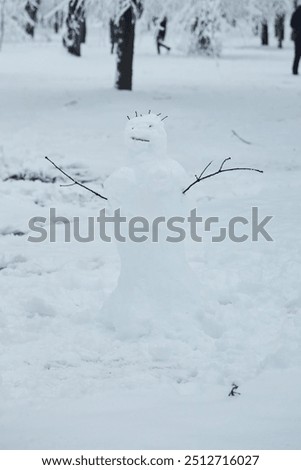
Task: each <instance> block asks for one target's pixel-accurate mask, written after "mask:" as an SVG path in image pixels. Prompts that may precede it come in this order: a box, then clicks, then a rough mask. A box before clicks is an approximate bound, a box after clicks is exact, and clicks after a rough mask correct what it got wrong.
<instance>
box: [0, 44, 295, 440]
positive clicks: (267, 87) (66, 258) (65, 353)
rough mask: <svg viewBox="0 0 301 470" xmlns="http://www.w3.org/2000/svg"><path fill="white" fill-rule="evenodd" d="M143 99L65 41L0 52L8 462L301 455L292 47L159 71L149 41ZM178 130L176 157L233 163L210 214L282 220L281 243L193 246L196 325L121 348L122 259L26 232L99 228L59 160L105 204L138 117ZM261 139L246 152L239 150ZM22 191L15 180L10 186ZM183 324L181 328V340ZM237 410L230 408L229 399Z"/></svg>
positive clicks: (201, 200) (101, 247)
mask: <svg viewBox="0 0 301 470" xmlns="http://www.w3.org/2000/svg"><path fill="white" fill-rule="evenodd" d="M137 44H138V45H137V54H136V58H135V76H134V87H135V90H134V92H132V93H131V92H118V91H116V90H114V89H113V88H112V84H113V81H114V60H115V59H114V57H112V56H110V55H109V54H108V51H107V50H106V49H105V48H104V47H102V48H97V47H96V46H95V45H92V46H87V47H86V48H85V50H84V55H83V57H82V58H81V59H77V58H74V57H71V56H68V55H66V53H65V51H63V50H62V49H61V47H60V45H59V44H58V43H56V42H52V43H35V44H29V43H25V44H6V45H5V46H4V49H3V51H2V52H1V54H0V148H1V155H0V162H1V167H0V168H1V170H0V176H1V182H0V197H1V206H0V214H1V217H0V299H1V300H0V313H1V316H0V397H1V400H0V448H2V449H65V448H70V449H72V448H74V449H95V448H98V449H99V448H104V449H114V448H115V449H117V448H123V449H135V448H136V449H137V448H144V449H152V448H158V449H166V448H170V449H181V448H187V449H192V448H208V449H214V448H220V449H223V448H224V449H227V448H240V449H255V448H257V449H260V448H267V449H300V448H301V438H300V436H301V407H300V396H301V293H300V274H301V272H300V256H301V237H300V230H301V223H300V209H301V204H300V202H301V197H300V196H301V190H300V178H301V160H300V159H301V144H300V128H301V126H300V125H301V108H300V98H301V80H300V78H299V77H293V76H291V74H290V69H291V60H292V46H291V45H290V44H287V45H286V47H285V49H284V50H281V51H280V50H277V49H276V48H273V47H271V48H268V49H262V48H259V47H257V46H256V45H254V44H252V41H251V42H250V43H249V45H248V43H247V42H245V44H241V45H237V46H236V47H233V46H231V47H226V48H225V49H224V52H223V57H222V58H221V59H216V60H215V59H213V60H212V59H204V58H197V57H189V58H188V57H184V56H181V55H180V54H178V55H177V54H171V55H169V56H165V55H162V56H161V57H157V56H156V55H155V51H153V50H151V48H150V47H148V46H147V47H146V46H145V43H144V42H143V41H138V42H137ZM136 109H137V110H138V111H139V112H147V111H148V109H152V110H153V111H155V112H162V113H164V114H167V115H168V116H169V119H168V120H167V122H166V128H167V132H168V137H169V153H170V155H172V156H173V157H174V158H175V159H176V160H178V161H179V162H180V163H181V164H182V165H183V166H184V167H185V169H186V170H187V172H188V173H189V175H190V176H189V181H187V184H189V183H190V182H191V181H192V180H193V178H194V174H195V173H196V172H199V171H200V170H202V169H203V168H204V167H205V166H206V164H207V163H208V162H209V161H210V160H214V161H215V162H216V163H215V165H216V166H218V165H219V164H220V163H221V161H222V160H223V159H224V158H225V157H227V156H229V155H231V156H232V159H233V164H234V165H235V166H236V165H237V166H254V167H258V168H261V169H263V170H264V171H265V173H264V175H258V174H256V173H255V174H251V173H229V174H226V175H222V176H218V177H217V178H216V179H212V180H208V181H206V182H203V183H201V184H199V185H196V186H195V187H194V188H193V189H192V191H193V195H194V196H195V197H196V200H197V203H196V205H197V207H198V211H199V213H200V214H201V215H203V216H204V217H206V216H219V217H220V219H221V220H222V221H223V222H224V223H226V222H227V221H228V220H229V219H230V217H232V216H236V215H238V216H245V217H249V215H250V213H251V208H252V207H255V206H257V207H259V214H260V215H261V216H262V217H265V216H266V215H272V216H273V217H274V218H273V221H272V222H271V223H270V225H269V231H270V233H271V235H272V237H273V239H274V241H273V242H267V241H265V240H264V239H262V238H260V241H259V242H257V243H254V242H253V243H252V242H250V241H248V242H245V243H241V244H239V243H234V242H232V241H230V240H226V241H224V242H222V243H215V244H213V243H210V241H209V240H206V241H205V242H204V243H201V244H200V243H192V242H190V243H189V244H188V253H189V260H190V262H191V266H192V267H193V269H194V270H195V271H196V273H197V275H198V277H199V281H200V293H199V302H200V308H201V312H202V313H201V315H200V318H199V324H198V328H195V329H192V328H191V323H190V322H189V321H188V322H186V321H185V323H183V324H182V323H181V324H178V325H176V326H178V328H176V329H175V331H174V329H172V332H170V331H168V329H166V331H160V332H159V333H158V332H156V333H155V332H153V333H151V334H150V335H148V336H144V337H141V338H138V339H137V338H136V339H120V338H118V337H117V336H116V335H115V334H114V333H113V332H111V331H109V330H107V329H106V327H105V325H104V324H103V323H102V313H101V306H102V304H103V301H104V299H105V298H107V296H108V295H110V292H111V291H112V290H113V288H114V286H115V284H116V280H117V277H118V273H119V259H118V256H117V251H116V247H115V246H114V245H113V244H108V243H104V242H102V241H100V240H99V239H96V240H95V241H94V242H93V243H87V244H83V243H81V244H80V243H78V242H76V241H74V240H72V241H71V243H63V241H62V236H61V235H59V236H58V240H57V242H56V243H50V242H49V241H47V242H44V243H30V242H28V240H27V238H28V234H29V229H28V220H29V219H30V218H31V217H34V216H45V217H47V216H48V214H49V208H50V207H55V208H56V211H57V215H61V216H66V217H73V216H81V220H82V221H83V222H82V223H83V229H82V230H83V232H84V230H85V220H86V218H87V216H93V215H98V211H99V209H101V208H103V207H105V201H103V202H102V201H101V200H100V199H97V198H95V197H93V196H91V195H90V194H89V193H87V192H85V191H83V190H81V189H80V188H77V187H69V188H61V187H59V183H60V182H62V180H57V181H56V182H55V183H54V184H52V183H51V182H50V183H43V182H41V181H39V180H37V181H29V180H25V181H19V180H16V179H11V177H12V176H14V175H19V176H20V175H25V176H26V178H27V177H28V176H31V177H32V176H38V177H40V176H41V177H42V178H44V179H45V177H49V179H50V180H51V178H53V177H57V176H59V174H58V172H56V171H55V169H54V168H52V167H51V166H50V165H49V164H48V163H47V162H46V161H45V160H44V158H43V157H44V156H45V155H48V156H49V157H50V158H52V159H54V160H55V161H56V162H57V163H58V164H60V165H61V166H63V167H64V168H65V169H68V171H69V173H72V174H73V175H74V174H77V175H78V177H79V178H80V179H82V180H85V181H90V183H89V185H90V186H91V187H92V188H94V189H95V190H97V191H100V192H101V190H102V182H103V181H104V180H105V178H106V177H107V176H108V175H109V174H110V173H111V172H112V171H113V170H115V169H116V168H118V167H119V166H120V165H121V164H122V161H123V156H124V148H123V139H122V131H123V127H124V125H125V121H126V115H128V114H133V113H134V111H135V110H136ZM233 131H234V133H236V134H238V135H239V136H240V137H242V138H243V139H245V140H246V141H248V142H249V144H246V143H245V142H243V141H242V140H240V139H239V138H238V137H237V135H234V133H233ZM7 178H8V180H7V181H5V180H6V179H7ZM173 326H174V325H173ZM233 382H235V383H237V385H239V391H240V392H241V395H240V396H237V397H235V398H231V397H228V393H229V391H230V390H231V384H232V383H233Z"/></svg>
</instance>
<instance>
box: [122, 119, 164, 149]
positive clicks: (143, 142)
mask: <svg viewBox="0 0 301 470" xmlns="http://www.w3.org/2000/svg"><path fill="white" fill-rule="evenodd" d="M166 141H167V139H166V132H165V128H164V124H163V122H162V121H161V119H160V117H159V116H157V115H156V114H145V115H143V116H137V117H135V118H132V119H131V120H130V121H129V122H128V123H127V126H126V129H125V143H126V146H127V148H128V150H129V152H130V153H131V154H133V155H139V154H141V153H143V154H145V153H150V154H153V155H158V156H162V155H164V154H165V153H166V144H167V142H166Z"/></svg>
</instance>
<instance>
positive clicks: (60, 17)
mask: <svg viewBox="0 0 301 470" xmlns="http://www.w3.org/2000/svg"><path fill="white" fill-rule="evenodd" d="M63 24H64V12H63V11H62V10H58V11H56V12H55V14H54V23H53V27H54V32H55V33H56V34H58V33H59V31H60V29H62V27H63Z"/></svg>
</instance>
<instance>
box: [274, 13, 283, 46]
mask: <svg viewBox="0 0 301 470" xmlns="http://www.w3.org/2000/svg"><path fill="white" fill-rule="evenodd" d="M284 30H285V15H283V14H278V15H277V16H276V20H275V33H276V38H277V39H278V47H279V49H282V42H283V40H284Z"/></svg>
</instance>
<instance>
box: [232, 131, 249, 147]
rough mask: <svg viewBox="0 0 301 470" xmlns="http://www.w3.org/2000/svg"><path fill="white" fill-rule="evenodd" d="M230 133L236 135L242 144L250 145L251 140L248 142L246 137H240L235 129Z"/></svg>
mask: <svg viewBox="0 0 301 470" xmlns="http://www.w3.org/2000/svg"><path fill="white" fill-rule="evenodd" d="M232 134H233V135H234V136H235V137H237V138H238V139H239V140H240V141H241V142H243V143H244V144H247V145H252V142H249V141H248V140H246V139H243V138H242V137H240V135H239V134H237V132H236V131H234V130H232Z"/></svg>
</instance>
